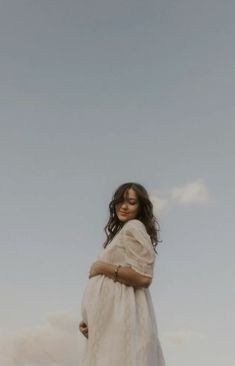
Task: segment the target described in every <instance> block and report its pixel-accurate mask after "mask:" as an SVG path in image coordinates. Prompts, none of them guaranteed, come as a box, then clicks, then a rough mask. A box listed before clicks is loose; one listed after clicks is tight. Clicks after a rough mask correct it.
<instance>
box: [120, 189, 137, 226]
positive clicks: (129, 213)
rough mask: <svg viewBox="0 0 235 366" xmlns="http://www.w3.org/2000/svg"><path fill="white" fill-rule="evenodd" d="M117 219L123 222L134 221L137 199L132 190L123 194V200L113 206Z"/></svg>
mask: <svg viewBox="0 0 235 366" xmlns="http://www.w3.org/2000/svg"><path fill="white" fill-rule="evenodd" d="M115 210H116V214H117V217H118V219H119V220H120V221H122V222H125V221H128V220H131V219H134V218H135V217H136V216H137V214H138V211H139V202H138V197H137V195H136V193H135V191H134V190H133V189H132V188H129V190H127V191H126V192H125V193H124V199H123V201H122V202H119V203H117V204H116V205H115Z"/></svg>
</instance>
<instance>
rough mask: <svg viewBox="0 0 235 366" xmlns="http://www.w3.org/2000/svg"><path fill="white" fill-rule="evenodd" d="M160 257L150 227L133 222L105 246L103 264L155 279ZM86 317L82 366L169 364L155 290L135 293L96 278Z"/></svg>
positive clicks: (91, 282)
mask: <svg viewBox="0 0 235 366" xmlns="http://www.w3.org/2000/svg"><path fill="white" fill-rule="evenodd" d="M155 256H156V253H155V252H154V249H153V245H152V243H151V240H150V236H149V235H148V233H147V231H146V228H145V225H144V224H143V223H142V222H141V221H139V220H137V219H132V220H129V221H127V222H126V223H125V224H124V226H123V227H122V228H121V230H120V231H119V232H118V233H117V234H116V235H115V237H114V238H113V240H112V241H111V243H110V244H108V245H107V246H106V248H103V247H102V249H101V251H100V254H99V256H98V260H102V261H106V262H110V263H113V264H121V265H122V266H131V267H132V268H133V269H134V270H135V271H136V272H138V273H140V274H143V275H145V276H148V277H153V273H154V263H155ZM81 314H82V319H83V320H84V322H85V323H86V324H87V325H88V332H89V335H88V339H86V340H85V342H86V344H85V347H84V350H83V354H82V359H81V363H80V366H165V360H164V356H163V352H162V348H161V345H160V342H159V339H158V330H157V322H156V318H155V313H154V308H153V304H152V299H151V294H150V290H149V288H138V289H135V288H134V287H132V286H127V285H125V284H122V283H120V282H118V281H117V282H114V281H113V280H112V279H111V278H109V277H107V276H105V275H97V276H94V277H91V278H90V279H89V280H88V284H87V286H86V288H85V291H84V295H83V298H82V303H81Z"/></svg>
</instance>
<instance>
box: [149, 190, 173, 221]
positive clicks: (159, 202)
mask: <svg viewBox="0 0 235 366" xmlns="http://www.w3.org/2000/svg"><path fill="white" fill-rule="evenodd" d="M149 198H150V200H151V202H152V204H153V212H154V215H155V216H157V217H158V215H161V214H165V213H166V212H167V211H168V209H169V199H168V198H160V197H157V196H156V195H150V197H149Z"/></svg>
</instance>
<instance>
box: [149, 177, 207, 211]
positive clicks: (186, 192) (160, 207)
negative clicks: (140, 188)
mask: <svg viewBox="0 0 235 366" xmlns="http://www.w3.org/2000/svg"><path fill="white" fill-rule="evenodd" d="M149 197H150V200H151V202H152V204H153V212H154V215H155V216H156V217H158V216H159V215H162V214H166V213H167V212H168V211H169V210H170V208H171V206H173V204H175V203H177V204H179V205H188V206H189V205H191V206H205V205H207V204H208V202H209V191H208V188H207V187H206V185H205V183H204V182H203V180H202V179H201V178H198V179H197V180H195V181H194V182H190V183H187V184H182V185H180V186H178V187H174V188H172V189H171V190H170V192H169V193H168V194H166V196H165V197H161V193H160V192H159V190H153V191H151V192H150V194H149Z"/></svg>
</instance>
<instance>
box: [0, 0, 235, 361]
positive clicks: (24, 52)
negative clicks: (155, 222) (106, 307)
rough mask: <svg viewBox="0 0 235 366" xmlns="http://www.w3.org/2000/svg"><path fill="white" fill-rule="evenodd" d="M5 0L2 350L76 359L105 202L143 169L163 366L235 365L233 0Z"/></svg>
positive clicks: (7, 357)
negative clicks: (154, 243)
mask: <svg viewBox="0 0 235 366" xmlns="http://www.w3.org/2000/svg"><path fill="white" fill-rule="evenodd" d="M0 6H1V8H0V49H1V58H0V78H1V83H0V103H1V108H0V169H1V170H0V172H1V180H0V200H1V205H0V214H1V220H0V249H1V255H0V272H1V276H0V285H1V286H0V298H1V301H0V307H1V312H0V324H1V327H0V348H1V347H2V350H4V351H1V355H0V364H1V365H3V366H15V365H16V361H17V362H18V363H17V366H32V365H34V366H55V365H61V366H75V365H76V366H79V363H78V360H79V355H78V353H79V349H80V347H81V344H82V342H83V341H84V340H83V338H82V336H81V335H80V334H79V333H78V331H77V329H75V326H76V322H78V321H79V320H80V301H81V297H82V293H83V290H84V288H85V284H86V281H87V276H88V271H89V267H90V265H91V263H92V262H93V261H95V260H96V256H97V253H98V251H99V249H100V247H101V245H102V243H103V241H104V239H105V235H104V231H103V227H104V226H105V224H106V220H107V217H108V203H109V201H110V199H111V196H112V193H113V191H114V190H115V189H116V188H117V186H118V185H119V184H121V183H124V182H127V181H136V182H139V183H141V184H143V185H144V186H145V187H146V188H147V190H148V191H149V193H150V194H151V197H152V199H153V200H154V202H155V208H156V209H157V210H158V211H157V214H158V215H159V222H160V228H161V239H162V241H163V242H162V243H161V244H159V246H158V253H159V255H158V256H157V261H156V267H155V278H154V281H153V283H152V285H151V287H150V291H151V294H152V298H153V302H154V306H155V311H156V318H157V322H158V329H159V337H160V340H161V343H162V346H163V350H164V355H165V358H166V363H167V366H221V365H223V366H233V365H234V364H235V353H234V338H235V329H234V325H235V324H234V319H235V311H234V309H235V291H234V285H233V282H234V275H235V269H234V256H235V249H234V238H233V226H234V225H233V222H232V218H233V217H234V215H235V212H234V204H235V202H234V201H235V196H234V192H233V191H234V168H232V166H233V157H234V153H235V147H234V136H235V125H234V115H235V108H234V94H235V93H234V90H235V89H234V88H235V69H234V64H235V49H234V39H235V25H234V11H235V4H234V2H232V1H225V2H221V1H216V0H215V1H211V0H210V1H207V0H204V1H202V0H197V1H196V0H194V1H191V0H189V1H182V0H179V1H177V2H175V1H169V0H164V1H163V0H162V1H149V0H147V1H145V2H143V1H139V0H137V1H133V0H130V1H112V0H111V1H110V0H109V1H107V0H101V1H100V0H99V1H87V0H86V1H72V0H68V1H66V2H65V1H61V0H57V1H54V0H51V1H35V0H34V1H30V0H21V1H16V0H9V1H1V0H0ZM27 332H29V333H27ZM15 334H17V335H15ZM43 342H44V343H43ZM22 344H24V346H22ZM42 344H43V346H42ZM62 345H63V346H62Z"/></svg>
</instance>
